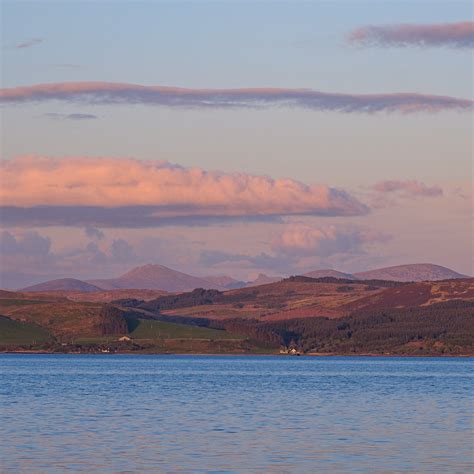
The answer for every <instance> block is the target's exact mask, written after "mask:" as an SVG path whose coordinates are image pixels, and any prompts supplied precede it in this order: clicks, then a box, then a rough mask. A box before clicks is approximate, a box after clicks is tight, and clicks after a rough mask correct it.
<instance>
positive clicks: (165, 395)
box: [0, 354, 474, 473]
mask: <svg viewBox="0 0 474 474" xmlns="http://www.w3.org/2000/svg"><path fill="white" fill-rule="evenodd" d="M473 369H474V359H471V358H447V357H446V358H408V357H406V358H395V357H309V356H303V357H290V356H197V355H196V356H194V355H193V356H177V355H169V356H168V355H108V354H104V355H47V354H37V355H34V354H3V355H0V472H2V473H10V472H11V473H23V472H28V473H29V472H31V473H49V472H58V473H62V472H89V473H135V472H136V473H148V472H150V473H155V472H158V473H160V472H164V473H166V472H170V473H201V472H206V473H207V472H209V473H234V472H235V473H240V472H242V473H254V472H255V473H273V472H275V473H280V472H281V473H295V472H296V473H300V472H301V473H318V472H331V473H338V472H341V473H344V472H361V473H371V472H377V473H393V472H395V473H396V472H427V473H437V472H446V473H457V472H459V473H469V472H474V459H473V456H474V434H473V433H474V431H473V428H474V426H473V412H474V410H473V408H474V383H473V382H474V372H473Z"/></svg>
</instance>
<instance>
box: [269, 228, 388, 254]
mask: <svg viewBox="0 0 474 474" xmlns="http://www.w3.org/2000/svg"><path fill="white" fill-rule="evenodd" d="M390 238H391V236H389V235H387V234H385V233H382V232H378V231H374V230H372V229H365V228H354V227H352V228H347V227H340V226H334V225H327V226H323V227H319V228H316V227H312V226H308V225H301V224H299V225H292V226H289V227H288V228H286V229H285V230H284V232H282V233H281V234H280V235H279V236H277V237H275V239H274V240H273V242H272V249H273V250H274V251H275V252H278V253H279V254H284V255H298V256H318V257H328V256H330V255H334V254H339V253H351V252H354V251H360V250H361V249H362V248H363V247H364V246H365V245H370V244H375V243H384V242H387V241H388V240H390Z"/></svg>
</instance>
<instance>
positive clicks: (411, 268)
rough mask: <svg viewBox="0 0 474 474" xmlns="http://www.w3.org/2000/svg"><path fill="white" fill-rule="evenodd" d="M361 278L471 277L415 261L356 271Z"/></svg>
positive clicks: (437, 278) (447, 278) (427, 279)
mask: <svg viewBox="0 0 474 474" xmlns="http://www.w3.org/2000/svg"><path fill="white" fill-rule="evenodd" d="M355 276H356V277H357V278H359V279H360V280H372V279H375V280H391V281H436V280H449V279H456V278H469V277H468V276H467V275H462V274H461V273H457V272H455V271H454V270H451V269H449V268H446V267H442V266H440V265H434V264H432V263H415V264H410V265H396V266H394V267H385V268H377V269H375V270H369V271H366V272H359V273H355Z"/></svg>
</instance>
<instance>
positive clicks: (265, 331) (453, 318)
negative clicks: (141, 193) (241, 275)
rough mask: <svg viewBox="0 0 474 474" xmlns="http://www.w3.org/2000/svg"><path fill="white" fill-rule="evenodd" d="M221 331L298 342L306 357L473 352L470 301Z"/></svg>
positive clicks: (234, 324)
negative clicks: (312, 355) (307, 353)
mask: <svg viewBox="0 0 474 474" xmlns="http://www.w3.org/2000/svg"><path fill="white" fill-rule="evenodd" d="M221 324H223V325H224V329H226V330H228V331H231V332H235V333H239V334H242V335H246V336H248V337H249V338H251V339H254V340H255V341H258V342H259V343H262V344H265V345H274V346H278V345H279V344H283V345H288V344H289V342H290V341H292V340H293V341H296V342H297V344H298V345H299V346H300V347H302V349H303V350H304V351H306V352H308V351H313V352H329V353H332V352H336V353H386V352H390V353H403V354H406V353H436V354H439V353H451V354H456V353H459V354H461V353H469V354H472V353H474V302H466V301H462V300H453V301H450V302H446V303H438V304H434V305H430V306H423V307H416V308H408V309H390V310H374V311H372V312H368V313H367V312H365V313H364V312H358V313H354V314H352V315H351V316H348V317H345V318H339V319H328V318H323V317H318V318H303V319H291V320H284V321H274V322H260V321H256V320H227V321H223V322H221Z"/></svg>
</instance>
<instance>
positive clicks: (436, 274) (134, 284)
mask: <svg viewBox="0 0 474 474" xmlns="http://www.w3.org/2000/svg"><path fill="white" fill-rule="evenodd" d="M304 276H307V277H311V278H324V277H332V278H339V279H345V280H388V281H402V282H407V281H414V282H416V281H436V280H449V279H457V278H466V275H462V274H460V273H457V272H455V271H453V270H450V269H449V268H445V267H442V266H439V265H433V264H429V263H419V264H409V265H398V266H394V267H386V268H378V269H375V270H369V271H366V272H358V273H355V274H349V273H343V272H340V271H337V270H333V269H324V270H314V271H311V272H307V273H305V274H304ZM282 279H283V277H278V276H268V275H265V274H262V273H261V274H260V275H258V277H257V278H256V279H255V280H254V281H251V282H243V281H239V280H236V279H234V278H232V277H230V276H226V275H220V276H207V277H196V276H192V275H188V274H186V273H182V272H179V271H177V270H173V269H171V268H168V267H165V266H163V265H155V264H147V265H143V266H140V267H136V268H134V269H132V270H130V271H128V272H127V273H125V274H123V275H122V276H119V277H118V278H109V279H97V280H88V281H81V280H77V279H74V278H63V279H59V280H50V281H46V282H43V283H40V284H37V285H33V286H29V287H27V288H24V289H23V291H74V292H85V293H92V292H100V291H103V290H117V289H142V290H163V291H168V292H183V291H191V290H193V289H195V288H204V289H216V290H221V291H225V290H230V289H238V288H243V287H249V286H258V285H265V284H269V283H274V282H277V281H280V280H282Z"/></svg>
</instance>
